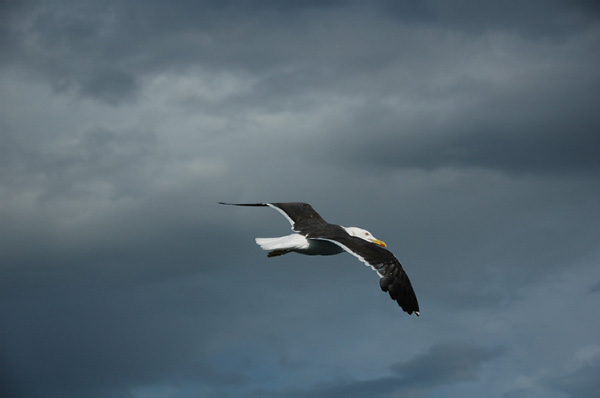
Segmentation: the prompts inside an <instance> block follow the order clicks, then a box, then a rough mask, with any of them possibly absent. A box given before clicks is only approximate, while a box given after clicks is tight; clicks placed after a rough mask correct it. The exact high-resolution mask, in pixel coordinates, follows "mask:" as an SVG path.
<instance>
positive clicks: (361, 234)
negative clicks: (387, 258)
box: [344, 227, 387, 247]
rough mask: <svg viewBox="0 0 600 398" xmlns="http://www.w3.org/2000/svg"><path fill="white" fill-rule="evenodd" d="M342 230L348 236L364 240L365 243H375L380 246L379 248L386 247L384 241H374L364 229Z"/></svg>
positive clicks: (347, 228) (349, 228)
mask: <svg viewBox="0 0 600 398" xmlns="http://www.w3.org/2000/svg"><path fill="white" fill-rule="evenodd" d="M344 229H345V230H346V232H348V234H349V235H350V236H356V237H357V238H361V239H364V240H366V241H367V242H371V243H375V244H376V245H378V246H381V247H386V246H387V245H386V244H385V242H384V241H382V240H379V239H376V238H375V237H374V236H373V235H372V234H371V233H370V232H369V231H367V230H366V229H362V228H357V227H344Z"/></svg>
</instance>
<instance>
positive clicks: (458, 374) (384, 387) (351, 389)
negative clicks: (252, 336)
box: [286, 342, 503, 397]
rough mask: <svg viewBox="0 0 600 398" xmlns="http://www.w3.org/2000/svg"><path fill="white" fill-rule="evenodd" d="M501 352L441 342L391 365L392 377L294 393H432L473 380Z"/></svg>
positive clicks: (496, 349) (499, 349)
mask: <svg viewBox="0 0 600 398" xmlns="http://www.w3.org/2000/svg"><path fill="white" fill-rule="evenodd" d="M502 351H503V348H499V347H497V348H482V347H477V346H473V345H470V344H467V343H463V342H444V343H440V344H438V345H436V346H434V347H431V348H430V349H429V350H428V351H426V352H424V353H423V354H420V355H418V356H417V357H415V358H413V359H410V360H407V361H405V362H400V363H397V364H395V365H392V366H391V369H390V370H391V372H392V376H387V377H381V378H377V379H373V380H366V381H340V382H339V383H336V384H335V385H323V386H321V387H319V388H317V389H314V390H310V391H306V392H302V393H298V396H310V397H339V396H346V397H364V396H370V397H387V396H390V395H405V394H415V393H420V392H423V391H427V392H429V393H432V392H433V391H434V390H435V389H436V388H438V387H440V386H444V385H450V384H455V383H462V382H468V381H474V380H477V379H478V378H479V377H480V373H481V367H482V365H483V364H484V363H486V362H488V361H491V360H493V359H494V358H496V357H498V356H499V355H501V354H502ZM287 394H288V392H286V395H287ZM291 396H296V395H295V394H292V395H291Z"/></svg>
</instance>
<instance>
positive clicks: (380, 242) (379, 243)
mask: <svg viewBox="0 0 600 398" xmlns="http://www.w3.org/2000/svg"><path fill="white" fill-rule="evenodd" d="M371 242H373V243H375V244H376V245H379V246H381V247H387V245H386V244H385V242H384V241H382V240H379V239H372V240H371Z"/></svg>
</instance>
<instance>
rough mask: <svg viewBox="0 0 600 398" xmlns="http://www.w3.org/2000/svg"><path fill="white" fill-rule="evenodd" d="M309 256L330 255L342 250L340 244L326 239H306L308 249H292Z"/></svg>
mask: <svg viewBox="0 0 600 398" xmlns="http://www.w3.org/2000/svg"><path fill="white" fill-rule="evenodd" d="M294 251H296V252H298V253H300V254H306V255H309V256H332V255H334V254H340V253H341V252H343V251H344V249H342V248H341V247H340V246H338V245H336V244H335V243H331V242H328V241H326V240H318V239H308V249H298V250H294Z"/></svg>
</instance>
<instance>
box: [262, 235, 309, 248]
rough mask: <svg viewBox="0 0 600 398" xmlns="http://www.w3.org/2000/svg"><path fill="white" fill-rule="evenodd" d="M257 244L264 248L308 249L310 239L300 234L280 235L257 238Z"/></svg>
mask: <svg viewBox="0 0 600 398" xmlns="http://www.w3.org/2000/svg"><path fill="white" fill-rule="evenodd" d="M255 240H256V244H257V245H259V246H260V247H261V248H262V249H263V250H282V249H285V250H298V249H307V248H308V240H306V238H305V237H304V236H302V235H300V234H292V235H286V236H280V237H278V238H256V239H255Z"/></svg>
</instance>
